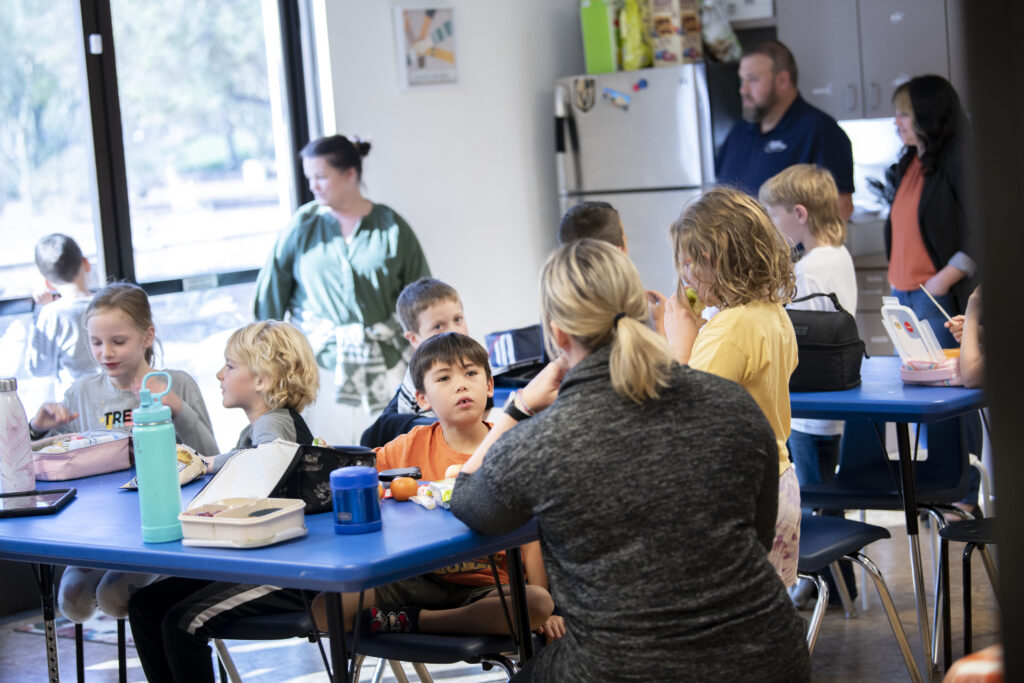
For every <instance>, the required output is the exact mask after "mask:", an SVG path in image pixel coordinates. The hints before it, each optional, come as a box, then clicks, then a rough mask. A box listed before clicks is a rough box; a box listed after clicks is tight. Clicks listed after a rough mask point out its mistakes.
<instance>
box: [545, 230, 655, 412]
mask: <svg viewBox="0 0 1024 683" xmlns="http://www.w3.org/2000/svg"><path fill="white" fill-rule="evenodd" d="M541 310H542V312H543V316H544V322H545V325H544V329H545V332H546V333H547V334H550V326H551V325H550V324H551V322H554V323H555V324H556V325H557V326H558V328H559V329H561V330H562V331H564V332H565V333H566V334H568V335H570V336H572V337H573V338H575V339H576V340H577V341H579V342H580V344H582V345H583V346H584V347H586V348H587V349H590V350H591V351H595V350H597V349H599V348H601V347H603V346H605V345H608V344H610V345H611V358H610V361H609V363H610V373H611V382H612V388H613V389H614V390H615V393H616V394H618V395H619V396H621V397H623V398H626V399H629V400H631V401H635V402H636V403H642V402H643V401H646V400H647V399H651V398H657V396H658V394H659V392H660V390H661V389H662V388H663V387H665V386H666V385H667V383H668V376H669V372H670V368H671V365H672V356H671V353H670V352H669V348H668V343H667V342H666V341H665V339H664V338H662V337H661V336H660V335H658V334H656V333H655V332H654V331H653V330H651V329H650V328H649V327H648V326H647V323H646V321H647V317H648V311H647V293H646V292H645V291H644V288H643V284H642V283H641V281H640V275H639V273H637V271H636V267H635V266H634V265H633V262H632V261H630V260H629V257H627V256H626V255H625V254H624V253H622V252H621V251H620V250H618V249H616V248H615V247H613V246H611V245H610V244H606V243H604V242H599V241H597V240H590V239H583V240H578V241H576V242H571V243H569V244H566V245H564V246H562V247H560V248H559V249H557V250H555V252H554V253H552V254H551V256H550V257H549V258H548V261H547V263H546V264H545V265H544V270H543V272H542V274H541Z"/></svg>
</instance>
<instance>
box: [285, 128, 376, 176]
mask: <svg viewBox="0 0 1024 683" xmlns="http://www.w3.org/2000/svg"><path fill="white" fill-rule="evenodd" d="M369 153H370V143H369V142H366V141H365V140H360V139H359V138H357V137H355V136H353V137H352V139H349V138H347V137H345V136H344V135H328V136H327V137H323V138H319V139H317V140H313V141H312V142H310V143H309V144H307V145H306V146H305V147H303V148H302V151H300V152H299V156H301V157H302V158H303V159H311V158H313V157H323V158H324V159H326V160H327V163H329V164H330V165H331V166H333V167H334V168H336V169H338V170H339V171H347V170H348V169H350V168H354V169H356V175H357V176H359V177H360V178H361V177H362V176H363V162H362V159H363V157H365V156H366V155H367V154H369Z"/></svg>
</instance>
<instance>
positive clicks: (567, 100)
mask: <svg viewBox="0 0 1024 683" xmlns="http://www.w3.org/2000/svg"><path fill="white" fill-rule="evenodd" d="M709 69H710V72H709ZM709 73H711V76H712V77H711V79H710V80H709V78H708V74H709ZM737 83H738V81H737V80H736V65H735V64H731V65H707V66H706V65H704V64H685V65H681V66H677V67H659V68H656V69H642V70H639V71H620V72H616V73H608V74H595V75H581V76H569V77H566V78H560V79H558V80H557V81H556V82H555V119H556V127H555V131H556V143H555V157H556V164H557V178H558V198H559V203H560V208H561V213H562V214H564V213H565V211H566V210H567V209H568V208H569V207H570V206H573V205H574V204H578V203H579V202H582V201H585V200H602V201H606V202H608V203H610V204H611V205H612V206H614V207H615V208H616V209H618V211H619V214H620V215H621V216H622V222H623V226H624V227H625V229H626V237H627V240H628V243H629V255H630V257H631V258H632V259H633V262H634V263H636V266H637V268H638V269H639V271H640V275H641V277H642V278H643V281H644V286H645V287H646V288H648V289H656V290H658V291H660V292H662V293H664V294H669V293H670V292H672V291H674V289H675V283H676V273H675V267H674V265H673V257H672V245H671V240H670V237H669V226H670V225H671V224H672V222H673V221H674V220H675V219H676V218H677V217H678V216H679V214H680V212H681V211H682V209H683V207H684V206H685V204H686V203H687V202H688V201H690V200H691V199H693V198H694V197H696V196H698V195H699V194H700V193H701V191H702V190H703V189H704V188H706V187H708V186H710V185H711V184H713V183H714V176H715V171H714V168H715V167H714V154H715V149H716V146H717V145H716V142H717V143H718V145H720V144H721V142H722V140H724V136H725V134H726V133H727V132H728V127H729V126H730V125H731V124H732V121H734V120H735V118H736V116H737V113H738V110H739V95H738V94H737V92H736V91H737V89H738V85H737ZM719 103H721V104H719Z"/></svg>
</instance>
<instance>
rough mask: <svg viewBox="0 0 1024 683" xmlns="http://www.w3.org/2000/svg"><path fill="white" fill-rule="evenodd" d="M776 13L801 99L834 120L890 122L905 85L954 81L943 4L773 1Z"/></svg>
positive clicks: (928, 0)
mask: <svg viewBox="0 0 1024 683" xmlns="http://www.w3.org/2000/svg"><path fill="white" fill-rule="evenodd" d="M951 1H953V2H955V0H951ZM775 12H776V29H777V33H778V37H779V40H781V41H782V42H783V43H785V44H786V45H787V46H789V48H790V50H792V51H793V56H794V57H795V58H796V63H797V67H798V69H799V82H798V86H799V88H800V93H801V94H802V95H803V97H804V99H806V100H807V101H808V102H810V103H811V104H813V105H814V106H816V107H818V108H819V109H822V110H824V111H826V112H828V113H829V114H831V115H832V116H834V117H835V118H836V119H839V120H844V119H860V118H878V117H885V116H891V115H892V113H893V111H892V94H893V92H894V91H895V90H896V87H897V86H899V85H900V84H901V83H903V82H904V81H906V80H908V79H910V78H911V77H913V76H919V75H923V74H938V75H940V76H944V77H946V78H949V75H950V74H949V71H950V66H949V46H948V40H947V35H946V0H776V3H775Z"/></svg>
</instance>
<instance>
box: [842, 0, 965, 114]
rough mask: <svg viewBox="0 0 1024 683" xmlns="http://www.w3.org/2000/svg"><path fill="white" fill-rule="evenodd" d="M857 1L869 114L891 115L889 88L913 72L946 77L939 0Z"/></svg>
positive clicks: (946, 56) (943, 9)
mask: <svg viewBox="0 0 1024 683" xmlns="http://www.w3.org/2000/svg"><path fill="white" fill-rule="evenodd" d="M844 4H845V3H844ZM857 5H858V8H859V11H860V26H861V63H862V65H863V69H864V113H865V116H867V118H877V117H881V116H891V115H892V113H893V110H892V94H893V92H894V91H895V90H896V88H897V86H899V85H900V84H901V83H903V82H904V81H908V80H910V79H911V78H912V77H914V76H923V75H924V74H937V75H939V76H942V77H944V78H949V52H948V48H947V43H946V5H945V3H944V2H943V0H859V2H858V3H857Z"/></svg>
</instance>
